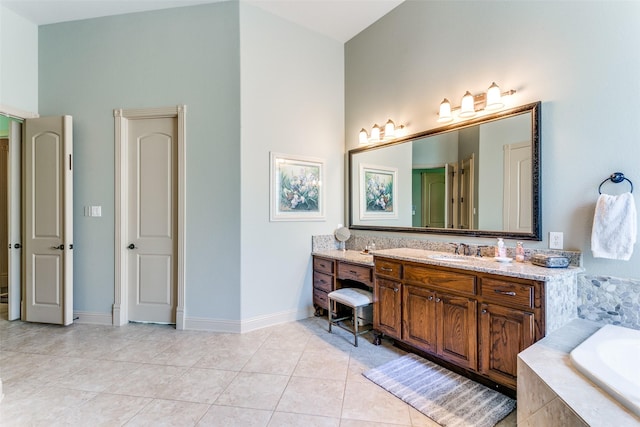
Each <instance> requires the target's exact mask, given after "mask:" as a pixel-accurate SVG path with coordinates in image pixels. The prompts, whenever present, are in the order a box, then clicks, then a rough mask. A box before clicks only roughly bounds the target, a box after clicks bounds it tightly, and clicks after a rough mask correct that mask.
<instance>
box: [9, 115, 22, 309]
mask: <svg viewBox="0 0 640 427" xmlns="http://www.w3.org/2000/svg"><path fill="white" fill-rule="evenodd" d="M9 123H10V125H9V160H8V162H7V192H8V194H7V224H8V237H9V238H8V240H9V243H8V248H9V254H8V255H9V256H8V263H7V267H8V276H9V277H8V281H9V298H8V303H9V306H8V320H16V319H19V318H20V300H21V298H20V283H21V277H22V268H21V256H22V248H21V245H22V234H21V228H20V227H21V220H22V215H21V213H22V209H21V203H20V196H21V194H22V167H21V163H22V162H21V160H22V154H21V153H22V124H20V123H19V122H17V121H15V120H11V121H10V122H9Z"/></svg>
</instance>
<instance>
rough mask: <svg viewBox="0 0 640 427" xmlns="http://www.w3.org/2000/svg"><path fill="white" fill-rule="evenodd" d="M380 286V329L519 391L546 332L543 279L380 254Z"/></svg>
mask: <svg viewBox="0 0 640 427" xmlns="http://www.w3.org/2000/svg"><path fill="white" fill-rule="evenodd" d="M374 290H375V292H374V328H375V329H376V330H378V331H379V332H382V333H384V334H385V335H388V336H389V337H392V338H394V339H397V340H399V341H401V342H403V343H405V344H408V345H410V346H412V347H414V348H416V349H418V350H421V351H424V352H427V353H429V354H432V355H434V356H437V357H438V358H441V359H442V360H445V361H447V362H450V363H453V364H455V365H456V366H459V367H462V368H465V369H467V370H469V371H470V372H473V373H475V374H480V375H481V376H483V377H486V378H488V379H490V380H491V381H493V382H494V383H497V384H501V385H504V386H506V387H509V388H511V389H514V390H515V388H516V376H517V355H518V353H519V352H521V351H522V350H524V349H525V348H527V347H529V346H530V345H532V344H533V343H534V342H536V341H537V340H539V339H541V338H542V337H544V321H543V320H542V319H543V318H544V307H542V304H541V301H542V299H543V298H542V297H543V292H544V282H537V281H533V280H526V279H519V278H518V279H516V278H510V277H509V278H508V277H502V276H497V275H493V274H488V273H480V272H473V271H467V270H456V269H453V268H448V267H433V266H429V265H425V264H420V263H415V262H410V261H395V260H392V259H386V258H379V257H376V258H375V283H374Z"/></svg>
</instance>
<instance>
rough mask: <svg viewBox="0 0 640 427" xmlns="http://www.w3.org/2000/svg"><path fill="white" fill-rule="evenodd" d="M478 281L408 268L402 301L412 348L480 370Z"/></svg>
mask: <svg viewBox="0 0 640 427" xmlns="http://www.w3.org/2000/svg"><path fill="white" fill-rule="evenodd" d="M440 288H442V289H451V290H456V289H457V290H458V291H460V292H461V293H462V294H465V293H466V294H469V296H473V295H474V294H475V289H476V287H475V277H474V276H472V275H468V274H460V273H454V272H450V271H444V270H439V269H434V268H430V267H425V266H416V265H406V266H405V268H404V287H403V297H402V320H403V322H402V339H403V340H404V341H405V342H406V343H408V344H411V345H412V346H414V347H416V348H418V349H420V350H424V351H427V352H429V353H432V354H436V355H437V356H439V357H441V358H443V359H445V360H448V361H450V362H453V363H455V364H457V365H458V366H462V367H464V368H468V369H473V370H476V369H477V366H478V363H477V302H476V300H475V298H473V297H467V296H464V295H455V294H453V293H451V292H447V291H442V290H439V289H440Z"/></svg>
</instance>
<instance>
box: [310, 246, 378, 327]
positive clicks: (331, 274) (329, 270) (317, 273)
mask: <svg viewBox="0 0 640 427" xmlns="http://www.w3.org/2000/svg"><path fill="white" fill-rule="evenodd" d="M345 286H346V287H362V288H365V289H371V288H372V287H373V267H372V266H371V265H366V264H358V263H357V261H352V260H342V259H334V258H330V257H323V256H319V255H314V256H313V305H314V307H315V309H316V313H315V314H316V316H321V315H323V314H324V310H328V309H329V300H328V297H327V295H328V294H329V292H332V291H335V290H336V289H340V288H342V287H345ZM332 309H333V310H334V311H335V310H336V307H335V304H334V307H332Z"/></svg>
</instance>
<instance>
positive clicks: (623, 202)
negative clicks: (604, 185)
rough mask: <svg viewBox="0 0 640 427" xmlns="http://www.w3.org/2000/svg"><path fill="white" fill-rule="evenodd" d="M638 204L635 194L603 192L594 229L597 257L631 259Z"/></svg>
mask: <svg viewBox="0 0 640 427" xmlns="http://www.w3.org/2000/svg"><path fill="white" fill-rule="evenodd" d="M637 234H638V230H637V214H636V203H635V201H634V199H633V195H632V194H631V193H624V194H620V195H617V196H614V195H610V194H601V195H600V197H598V202H597V203H596V211H595V214H594V216H593V229H592V231H591V252H593V256H594V257H595V258H609V259H621V260H625V261H627V260H629V258H631V254H632V253H633V245H634V244H635V243H636V236H637Z"/></svg>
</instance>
